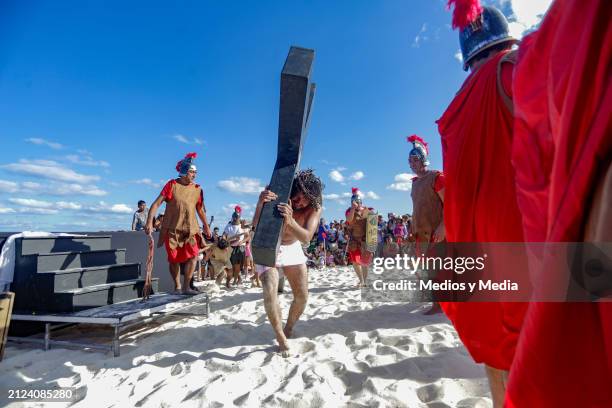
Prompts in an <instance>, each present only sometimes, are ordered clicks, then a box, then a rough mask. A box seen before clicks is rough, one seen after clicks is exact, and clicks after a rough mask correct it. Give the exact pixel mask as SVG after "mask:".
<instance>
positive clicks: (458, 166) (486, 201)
mask: <svg viewBox="0 0 612 408" xmlns="http://www.w3.org/2000/svg"><path fill="white" fill-rule="evenodd" d="M453 3H454V4H455V10H454V15H453V28H458V29H459V43H460V46H461V53H462V56H463V69H464V70H468V69H469V70H470V71H471V72H470V75H469V76H468V77H467V78H466V80H465V82H464V83H463V85H462V86H461V88H460V89H459V91H458V92H457V94H456V95H455V97H454V99H453V100H452V101H451V103H450V105H449V106H448V108H447V109H446V111H445V112H444V114H443V115H442V117H441V118H440V119H439V120H438V121H437V123H438V129H439V132H440V135H441V138H442V154H443V159H444V176H445V192H444V224H445V227H446V238H447V240H448V241H449V242H522V241H523V230H522V225H521V216H520V213H519V209H518V205H517V201H516V189H515V181H514V170H513V168H512V163H511V160H510V157H511V147H512V130H513V120H514V118H513V108H512V71H513V67H514V61H515V57H514V55H515V53H514V52H513V51H512V46H513V45H514V44H515V43H516V42H517V41H516V40H515V39H514V38H512V37H511V36H510V35H509V31H508V23H507V21H506V18H505V17H504V15H503V14H502V13H501V12H500V11H499V10H498V9H496V8H494V7H482V6H481V5H480V4H479V2H478V1H477V0H476V1H474V0H463V1H461V0H450V1H449V4H453ZM526 307H527V305H526V304H524V303H503V302H498V303H477V302H464V303H459V302H456V303H448V302H445V303H442V308H443V309H444V311H445V313H446V314H447V316H448V317H449V319H450V320H451V321H452V322H453V325H454V326H455V328H456V330H457V333H458V334H459V337H460V338H461V340H462V342H463V344H464V345H465V347H466V348H467V349H468V351H469V352H470V354H471V356H472V358H473V359H474V360H475V361H476V362H478V363H484V364H485V365H486V371H487V375H488V377H489V385H490V386H491V394H492V397H493V403H494V406H495V407H498V406H499V407H501V406H502V404H503V398H504V393H505V381H506V378H507V376H508V371H509V370H510V366H511V365H512V359H513V357H514V352H515V348H516V343H517V341H518V336H519V333H520V329H521V326H522V322H523V318H524V314H525V310H526Z"/></svg>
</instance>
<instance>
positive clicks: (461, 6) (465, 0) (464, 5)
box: [447, 0, 482, 30]
mask: <svg viewBox="0 0 612 408" xmlns="http://www.w3.org/2000/svg"><path fill="white" fill-rule="evenodd" d="M453 5H454V6H455V9H454V10H453V28H458V29H460V30H462V29H464V28H465V27H467V26H468V25H469V24H470V23H471V22H472V21H474V20H476V18H477V17H478V16H479V15H480V13H482V6H481V5H480V0H448V4H447V7H448V9H449V10H450V8H451V6H453Z"/></svg>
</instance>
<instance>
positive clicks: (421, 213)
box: [406, 135, 446, 314]
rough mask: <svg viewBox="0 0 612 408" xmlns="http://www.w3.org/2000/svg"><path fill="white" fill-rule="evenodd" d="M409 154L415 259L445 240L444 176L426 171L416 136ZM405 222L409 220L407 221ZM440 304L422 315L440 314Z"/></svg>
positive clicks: (424, 153)
mask: <svg viewBox="0 0 612 408" xmlns="http://www.w3.org/2000/svg"><path fill="white" fill-rule="evenodd" d="M408 143H412V150H410V153H409V155H408V163H409V164H410V170H412V171H413V172H414V174H416V177H413V178H412V188H411V192H410V196H411V197H412V208H413V218H412V223H411V229H412V234H413V235H414V237H415V239H416V247H415V252H416V256H421V255H422V254H423V255H428V254H431V250H432V249H433V247H434V246H435V244H437V243H441V242H444V241H445V239H446V234H445V229H444V212H443V209H444V174H443V173H442V172H440V171H438V170H429V169H428V168H427V166H429V160H427V156H428V154H429V150H428V149H427V143H425V141H424V140H423V139H422V138H421V137H419V136H417V135H412V136H410V137H408ZM406 218H408V217H406ZM441 311H442V309H441V308H440V304H439V303H438V302H436V301H434V302H433V304H432V306H431V309H429V310H428V311H427V312H425V314H434V313H440V312H441Z"/></svg>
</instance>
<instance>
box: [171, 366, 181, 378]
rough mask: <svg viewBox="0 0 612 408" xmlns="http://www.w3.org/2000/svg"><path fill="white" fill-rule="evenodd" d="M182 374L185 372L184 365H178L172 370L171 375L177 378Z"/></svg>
mask: <svg viewBox="0 0 612 408" xmlns="http://www.w3.org/2000/svg"><path fill="white" fill-rule="evenodd" d="M182 372H183V364H182V363H177V364H175V365H174V366H173V367H172V369H171V370H170V375H171V376H176V375H179V374H181V373H182Z"/></svg>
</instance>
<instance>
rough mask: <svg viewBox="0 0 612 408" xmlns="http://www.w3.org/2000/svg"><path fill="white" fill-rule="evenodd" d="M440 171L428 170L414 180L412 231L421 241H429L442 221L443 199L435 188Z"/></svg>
mask: <svg viewBox="0 0 612 408" xmlns="http://www.w3.org/2000/svg"><path fill="white" fill-rule="evenodd" d="M438 174H440V172H438V171H435V170H427V173H426V174H425V175H424V176H422V177H417V178H415V179H413V180H412V192H411V193H410V195H411V196H412V213H413V214H412V232H413V233H414V234H415V235H416V236H417V240H418V241H421V242H429V241H430V240H431V236H432V234H433V233H434V231H435V230H436V228H438V225H440V223H441V222H442V219H443V218H442V217H443V212H442V208H443V207H442V200H440V197H439V196H438V193H437V192H436V191H435V190H434V183H435V182H436V177H438Z"/></svg>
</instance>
